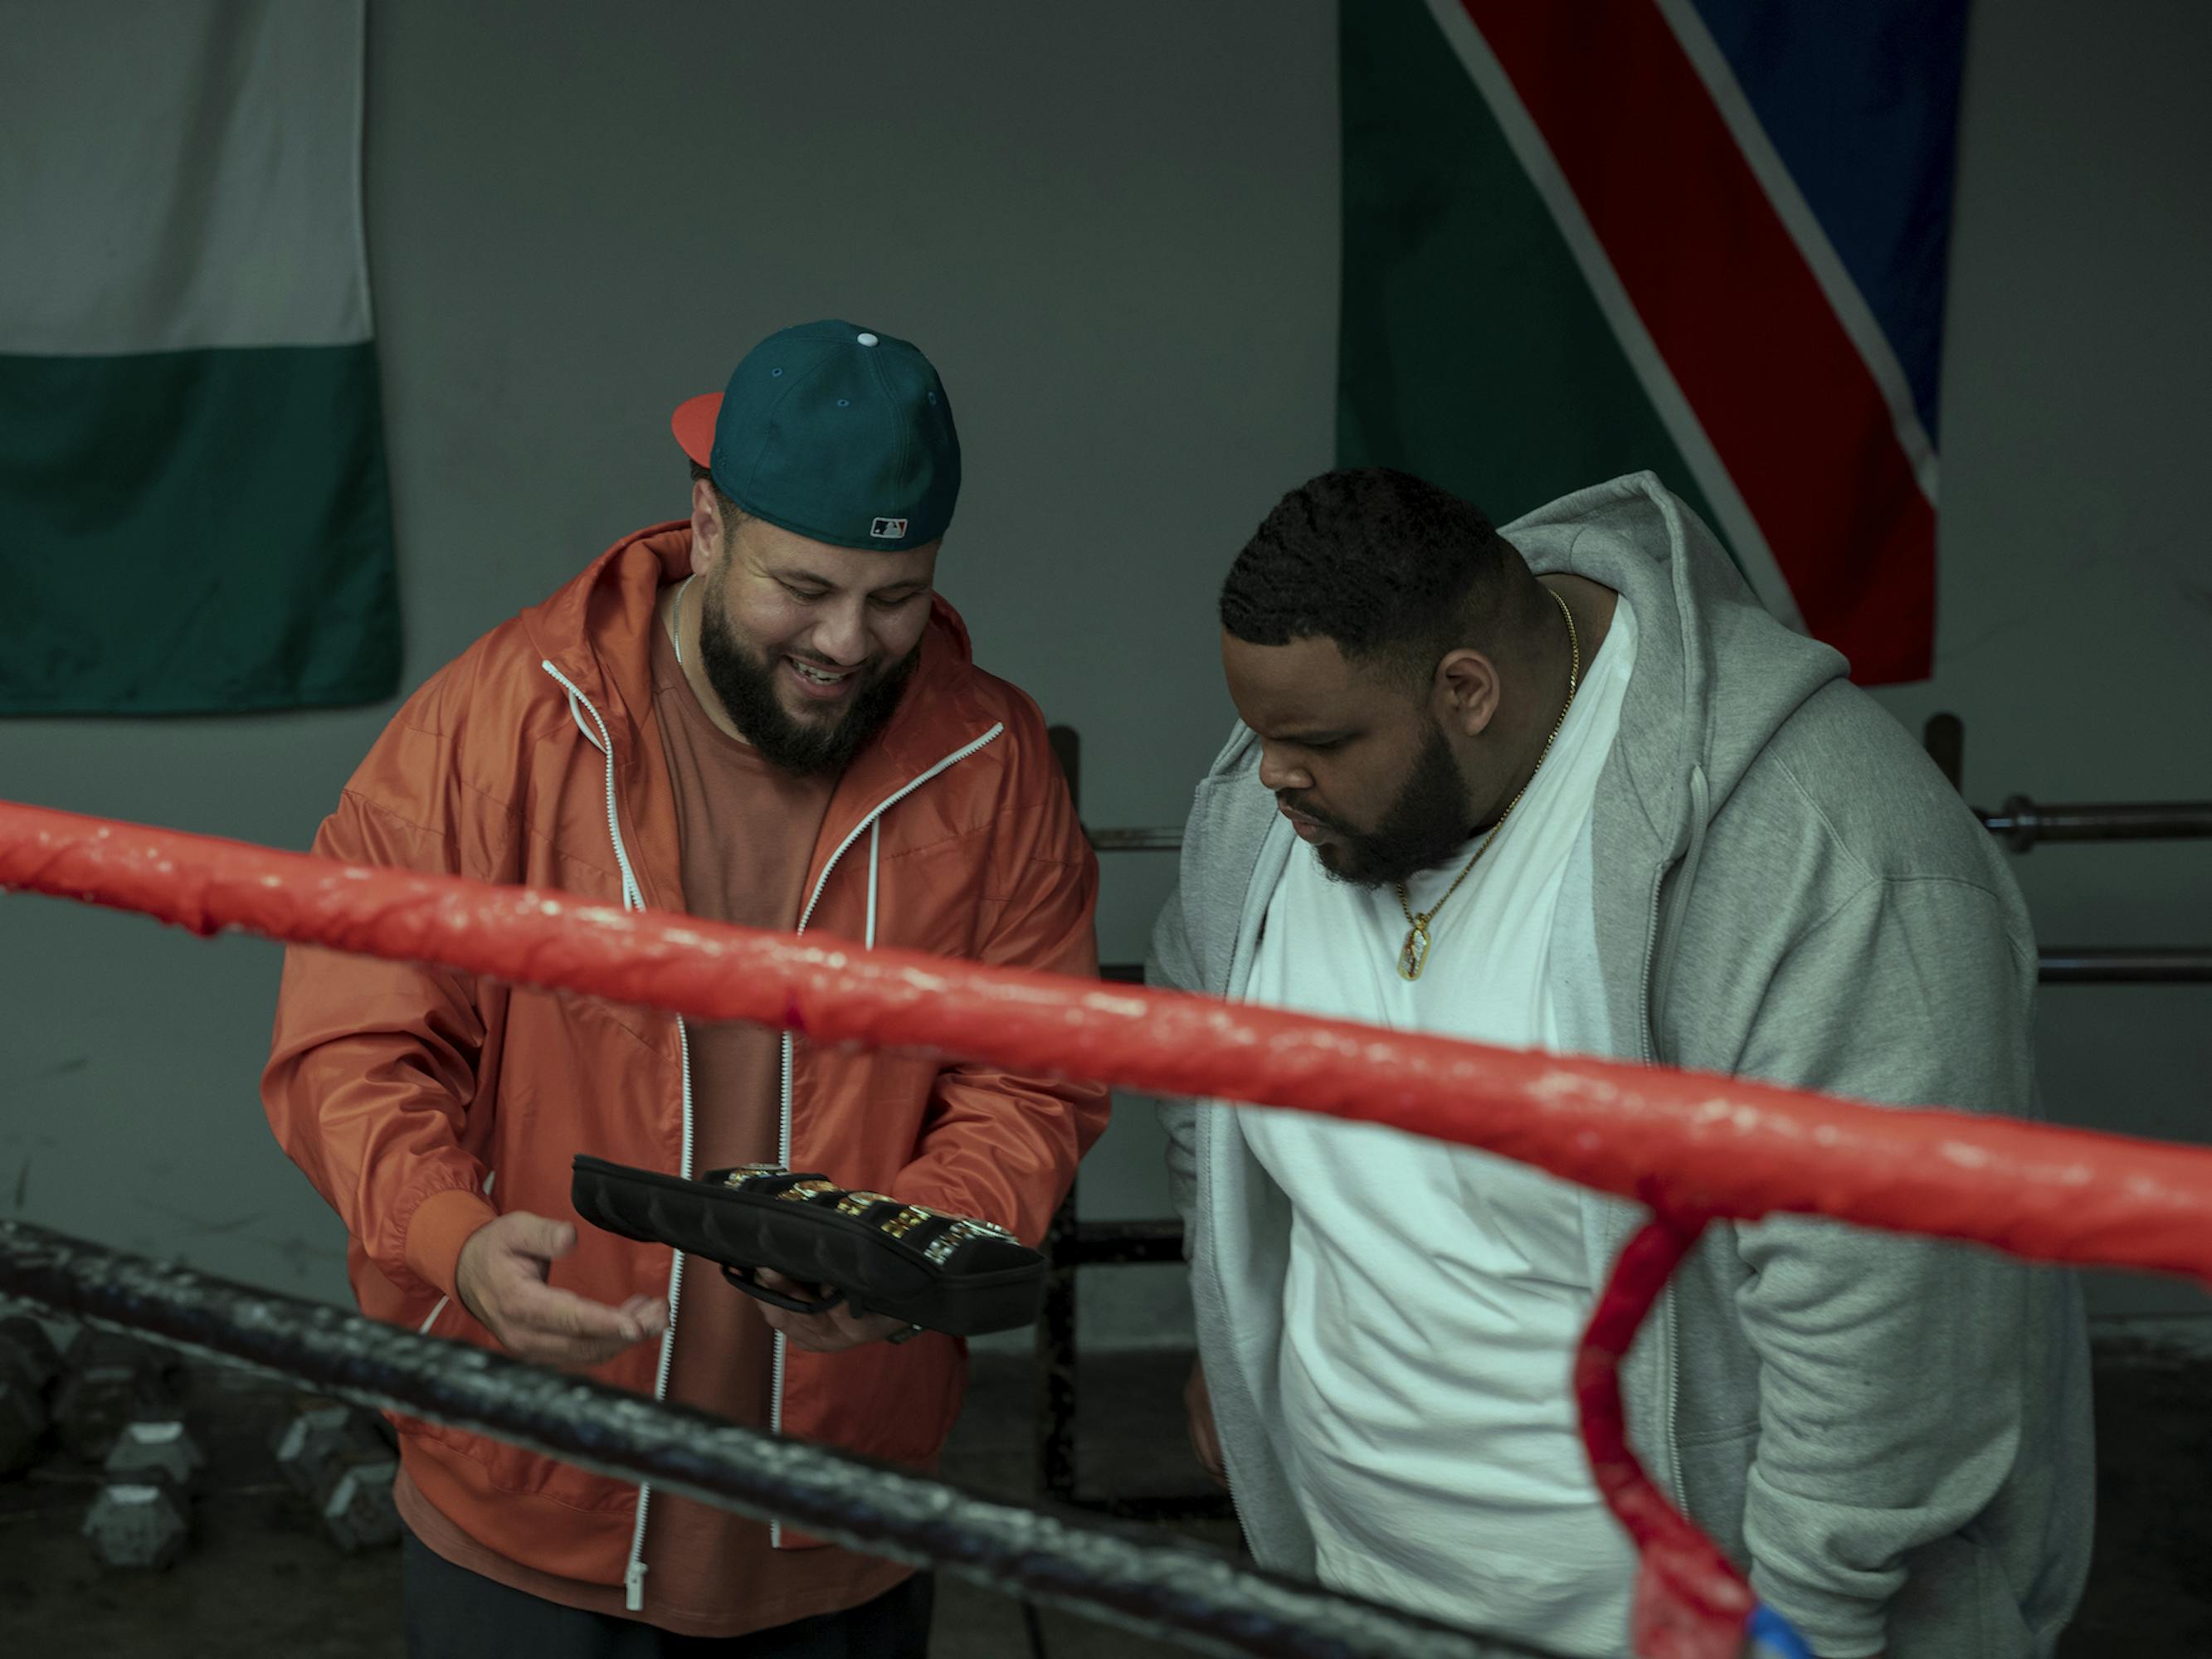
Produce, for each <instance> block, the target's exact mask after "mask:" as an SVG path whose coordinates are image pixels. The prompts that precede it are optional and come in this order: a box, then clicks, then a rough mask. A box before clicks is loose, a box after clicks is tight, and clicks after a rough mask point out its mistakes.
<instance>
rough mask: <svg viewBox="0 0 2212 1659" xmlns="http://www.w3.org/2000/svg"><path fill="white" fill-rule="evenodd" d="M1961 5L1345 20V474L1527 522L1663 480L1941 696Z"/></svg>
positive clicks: (1618, 9)
mask: <svg viewBox="0 0 2212 1659" xmlns="http://www.w3.org/2000/svg"><path fill="white" fill-rule="evenodd" d="M1965 34H1966V0H1858V3H1856V4H1853V5H1850V6H1806V5H1801V4H1793V3H1790V0H1559V3H1548V0H1547V3H1543V4H1531V3H1528V0H1345V3H1344V5H1343V7H1342V10H1341V40H1342V53H1343V57H1342V64H1343V67H1342V77H1343V112H1344V292H1343V312H1342V323H1341V340H1340V367H1339V371H1338V411H1337V412H1338V451H1339V459H1340V460H1341V461H1342V462H1344V463H1345V464H1346V465H1393V466H1401V467H1404V468H1406V469H1407V470H1408V471H1414V472H1419V473H1420V474H1422V475H1423V476H1425V477H1430V478H1432V479H1434V480H1435V481H1436V482H1437V483H1442V484H1444V485H1446V486H1447V487H1449V488H1451V489H1455V490H1457V491H1459V492H1460V493H1461V494H1462V495H1466V496H1467V497H1468V498H1469V499H1470V500H1473V501H1476V502H1478V503H1480V505H1481V506H1482V507H1484V508H1485V509H1486V511H1487V512H1489V513H1490V514H1491V515H1492V517H1493V518H1495V519H1497V520H1499V521H1500V522H1503V521H1504V520H1507V519H1510V518H1512V517H1514V516H1516V515H1517V514H1518V513H1522V512H1524V511H1526V510H1527V509H1528V508H1529V507H1534V506H1537V505H1540V504H1541V503H1542V502H1543V501H1547V500H1550V499H1551V498H1553V497H1554V496H1557V495H1565V494H1566V493H1568V492H1569V491H1571V490H1573V489H1579V488H1581V487H1582V486H1583V485H1585V484H1589V483H1595V482H1597V481H1599V480H1600V479H1601V478H1605V477H1612V476H1614V475H1616V474H1619V473H1621V472H1627V471H1635V470H1637V469H1639V468H1644V467H1649V468H1650V469H1651V470H1652V471H1656V473H1658V474H1659V476H1660V477H1661V478H1662V479H1663V480H1664V481H1665V482H1666V483H1667V484H1668V487H1669V488H1671V489H1674V491H1675V493H1676V494H1678V495H1680V496H1682V497H1683V498H1684V499H1685V500H1686V501H1688V502H1690V504H1691V505H1692V507H1695V508H1696V509H1697V511H1698V512H1699V513H1700V514H1701V515H1702V516H1703V517H1704V518H1705V520H1706V521H1707V522H1708V523H1709V524H1710V525H1711V526H1713V528H1714V529H1715V530H1716V531H1717V532H1719V533H1720V535H1721V538H1722V539H1723V541H1724V542H1726V544H1728V546H1729V550H1730V551H1731V552H1732V553H1733V554H1734V556H1735V559H1736V562H1737V563H1738V565H1739V566H1740V567H1741V568H1742V570H1743V572H1744V574H1745V575H1746V576H1747V578H1748V579H1749V580H1750V581H1751V583H1752V585H1753V586H1754V587H1755V588H1756V589H1757V590H1758V591H1759V595H1760V597H1761V598H1762V599H1765V602H1766V604H1767V605H1768V606H1769V608H1770V609H1771V610H1772V611H1775V613H1776V614H1777V615H1778V616H1780V617H1783V618H1784V620H1785V621H1788V622H1790V623H1791V624H1792V625H1794V626H1797V627H1800V628H1802V629H1805V630H1806V631H1807V632H1808V633H1811V634H1812V635H1814V636H1816V637H1818V638H1820V639H1822V640H1825V641H1827V642H1828V643H1829V644H1831V645H1833V646H1835V647H1837V648H1838V650H1840V651H1842V652H1843V653H1844V654H1845V655H1846V656H1847V657H1849V658H1850V661H1851V671H1852V676H1853V678H1856V679H1857V680H1859V681H1860V682H1862V683H1863V684H1881V683H1886V682H1894V681H1899V680H1910V679H1918V678H1925V677H1926V676H1927V675H1928V674H1929V671H1931V666H1932V659H1933V655H1934V642H1935V611H1936V379H1937V370H1938V366H1939V358H1940V355H1941V349H1942V311H1943V281H1944V266H1945V258H1946V252H1947V244H1948V234H1949V225H1950V208H1951V175H1952V158H1953V152H1954V147H1955V143H1956V133H1957V126H1958V94H1959V75H1960V61H1961V58H1962V56H1963V52H1964V44H1965Z"/></svg>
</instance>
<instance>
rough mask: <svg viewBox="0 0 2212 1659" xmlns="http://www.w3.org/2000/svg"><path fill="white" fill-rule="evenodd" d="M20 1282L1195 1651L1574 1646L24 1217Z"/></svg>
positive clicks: (43, 1295) (380, 1403) (369, 1397)
mask: <svg viewBox="0 0 2212 1659" xmlns="http://www.w3.org/2000/svg"><path fill="white" fill-rule="evenodd" d="M0 1294H4V1295H8V1296H12V1297H18V1298H20V1299H21V1300H24V1301H27V1302H30V1303H33V1304H37V1305H39V1306H40V1307H43V1308H46V1309H48V1310H52V1312H54V1313H55V1314H58V1315H66V1316H71V1317H75V1318H79V1319H82V1320H84V1321H87V1322H89V1323H91V1324H94V1325H96V1326H100V1327H102V1328H106V1329H111V1330H117V1331H122V1332H125V1333H127V1334H131V1335H136V1336H147V1337H152V1338H155V1339H156V1340H159V1341H161V1342H163V1343H165V1344H167V1345H168V1346H173V1347H178V1348H183V1349H186V1350H189V1351H194V1352H200V1353H204V1354H211V1355H215V1356H217V1357H219V1358H225V1359H229V1360H236V1361H243V1362H246V1364H252V1365H254V1366H257V1367H259V1368H261V1369H263V1370H270V1371H275V1372H280V1373H282V1374H283V1375H285V1376H289V1377H291V1378H293V1379H294V1380H295V1381H297V1382H299V1383H303V1384H307V1385H310V1386H312V1387H313V1388H314V1389H317V1390H319V1391H320V1392H323V1393H325V1394H329V1395H334V1396H337V1397H338V1398H341V1399H344V1400H348V1401H352V1402H353V1403H355V1404H356V1405H360V1406H366V1407H371V1408H373V1409H376V1410H395V1411H398V1412H401V1413H405V1414H406V1415H408V1416H410V1417H416V1418H420V1419H423V1420H424V1421H427V1422H432V1423H441V1424H445V1425H449V1426H451V1427H454V1428H461V1429H468V1430H471V1431H476V1432H478V1433H483V1434H489V1435H491V1436H494V1437H496V1438H499V1439H501V1440H505V1441H508V1442H511V1443H513V1444H515V1445H519V1446H524V1447H526V1448H528V1449H531V1450H532V1451H536V1452H540V1453H543V1454H544V1455H548V1456H551V1457H557V1458H559V1459H561V1460H562V1462H568V1463H572V1464H574V1465H575V1466H576V1467H577V1468H583V1469H587V1470H590V1471H591V1472H592V1473H594V1474H605V1475H611V1476H615V1477H617V1478H618V1479H623V1480H639V1481H643V1480H650V1481H652V1482H653V1484H654V1485H655V1486H665V1487H667V1488H668V1489H669V1490H671V1491H672V1492H682V1493H683V1494H684V1496H685V1497H687V1498H696V1500H698V1501H699V1502H701V1503H704V1504H714V1505H715V1506H716V1507H717V1508H720V1509H725V1510H733V1511H735V1512H736V1513H738V1514H740V1515H745V1516H753V1517H755V1518H757V1519H761V1520H769V1519H774V1520H780V1521H784V1522H792V1523H795V1524H796V1525H798V1526H800V1527H802V1528H805V1530H806V1531H808V1532H810V1533H812V1534H816V1535H817V1536H819V1537H823V1538H827V1539H830V1540H833V1541H836V1542H837V1543H840V1544H844V1545H846V1546H848V1547H852V1548H854V1549H858V1550H861V1551H864V1552H866V1553H869V1554H872V1555H880V1556H888V1557H890V1559H894V1560H899V1561H907V1562H911V1563H913V1564H915V1565H921V1566H934V1567H939V1568H942V1569H944V1570H945V1571H949V1572H953V1573H957V1574H958V1575H959V1576H961V1577H963V1578H968V1579H970V1580H972V1581H974V1582H975V1583H979V1584H982V1585H985V1586H987V1587H988V1588H990V1589H995V1590H1000V1591H1003V1592H1005V1593H1006V1594H1008V1595H1017V1596H1021V1597H1024V1598H1027V1599H1029V1600H1030V1601H1038V1602H1043V1603H1048V1604H1051V1605H1054V1606H1058V1607H1066V1608H1067V1609H1069V1610H1070V1611H1073V1612H1076V1613H1083V1614H1085V1615H1086V1616H1088V1617H1091V1618H1094V1619H1098V1620H1103V1621H1105V1622H1107V1623H1109V1624H1114V1625H1118V1626H1121V1627H1122V1628H1124V1629H1127V1630H1131V1631H1136V1632H1140V1633H1143V1634H1146V1635H1150V1636H1155V1637H1159V1638H1165V1639H1168V1640H1170V1641H1173V1642H1175V1643H1177V1644H1180V1645H1182V1646H1183V1647H1186V1648H1188V1649H1190V1650H1193V1651H1194V1652H1199V1653H1210V1654H1251V1655H1261V1656H1285V1659H1556V1656H1553V1655H1549V1653H1548V1650H1545V1649H1542V1648H1537V1647H1532V1646H1528V1645H1526V1644H1521V1643H1516V1642H1512V1641H1509V1640H1505V1639H1503V1638H1497V1637H1488V1636H1480V1635H1476V1634H1474V1633H1472V1632H1464V1631H1457V1630H1454V1629H1452V1628H1451V1627H1450V1626H1445V1625H1441V1624H1437V1623H1435V1622H1433V1621H1431V1620H1426V1619H1423V1618H1420V1617H1419V1616H1418V1615H1415V1614H1413V1613H1403V1612H1400V1611H1398V1610H1396V1609H1395V1608H1391V1607H1383V1606H1381V1605H1379V1604H1376V1603H1373V1602H1367V1601H1358V1600H1356V1599H1354V1598H1352V1597H1349V1596H1343V1595H1335V1594H1334V1593H1332V1592H1330V1591H1328V1590H1324V1589H1320V1588H1319V1587H1317V1586H1316V1585H1312V1584H1307V1583H1300V1582H1299V1581H1297V1580H1296V1579H1291V1578H1287V1577H1279V1576H1278V1575H1275V1574H1273V1573H1269V1572H1265V1571H1261V1570H1259V1569H1257V1568H1255V1567H1251V1566H1248V1565H1243V1563H1241V1562H1239V1561H1237V1559H1234V1558H1232V1557H1231V1556H1230V1555H1228V1554H1226V1553H1223V1552H1221V1551H1218V1550H1215V1549H1211V1548H1209V1547H1206V1546H1204V1545H1200V1544H1197V1543H1192V1542H1187V1541H1181V1540H1175V1539H1171V1538H1170V1537H1168V1536H1166V1535H1165V1534H1158V1533H1148V1532H1146V1531H1145V1530H1143V1529H1139V1528H1130V1527H1126V1526H1117V1525H1115V1524H1112V1523H1109V1522H1099V1521H1097V1520H1093V1519H1090V1518H1087V1517H1079V1516H1072V1515H1066V1514H1054V1513H1053V1512H1051V1511H1048V1510H1034V1509H1030V1508H1028V1507H1026V1506H1024V1505H1023V1504H1017V1503H1012V1502H1010V1501H1007V1500H1005V1499H1000V1498H987V1497H984V1496H981V1494H978V1493H975V1492H964V1491H962V1490H961V1489H959V1488H958V1487H956V1486H948V1485H946V1484H945V1483H943V1482H940V1481H936V1480H925V1479H923V1478H922V1477H921V1476H919V1475H914V1474H906V1473H904V1472H903V1471H901V1470H897V1469H893V1468H888V1467H885V1466H883V1465H879V1464H875V1463H871V1462H867V1461H866V1460H864V1459H860V1458H857V1457H853V1456H849V1455H845V1454H843V1453H840V1452H835V1451H829V1450H827V1449H823V1448H821V1447H818V1446H813V1445H809V1444H807V1443H805V1442H802V1441H797V1440H787V1439H782V1438H781V1437H777V1436H775V1435H770V1434H767V1433H763V1432H761V1431H756V1430H752V1429H747V1428H744V1427H741V1426H740V1425H737V1424H734V1423H731V1422H727V1421H725V1420H724V1419H720V1418H718V1417H714V1416H711V1415H709V1414H708V1413H705V1412H701V1411H696V1410H694V1409H692V1408H690V1407H684V1406H671V1405H665V1404H659V1403H656V1402H655V1401H652V1400H650V1399H647V1397H645V1396H644V1395H635V1394H631V1393H629V1392H628V1391H626V1390H623V1389H613V1388H610V1387H608V1386H606V1385H605V1384H604V1383H593V1382H591V1381H588V1380H587V1379H585V1378H583V1377H579V1376H570V1375H568V1374H566V1373H563V1372H560V1371H552V1370H541V1369H539V1368H538V1367H536V1366H533V1365H526V1364H522V1363H521V1362H520V1361H518V1360H513V1359H510V1358H507V1357H505V1356H504V1355H501V1354H495V1353H492V1352H488V1351H487V1350H484V1349H482V1348H477V1347H474V1346H470V1345H468V1344H465V1343H460V1342H453V1341H450V1340H446V1339H444V1338H440V1337H429V1336H420V1335H417V1334H415V1333H414V1332H412V1331H408V1330H403V1329H400V1328H398V1327H395V1326H391V1325H385V1324H380V1323H378V1322H375V1321H373V1320H369V1319H365V1318H362V1316H359V1315H358V1314H351V1313H347V1312H345V1311H344V1310H341V1309H338V1308H335V1307H331V1306H330V1305H328V1304H322V1303H315V1302H308V1301H305V1300H302V1299H301V1298H299V1297H288V1296H280V1295H276V1294H273V1293H271V1292H270V1291H262V1290H257V1289H255V1288H252V1287H251V1286H248V1285H240V1284H237V1283H234V1281H231V1280H228V1279H216V1278H214V1277H212V1276H210V1275H208V1274H205V1273H195V1272H192V1271H191V1269H189V1268H185V1267H177V1266H174V1265H173V1264H170V1263H166V1262H159V1261H152V1260H150V1259H149V1258H147V1257H144V1256H139V1255H128V1254H125V1253H124V1252H122V1251H118V1250H112V1249H107V1248H106V1247H105V1246H102V1245H99V1244H94V1243H88V1242H86V1241H84V1240H82V1239H76V1238H71V1237H67V1236H66V1235H64V1234H61V1233H57V1232H52V1231H48V1230H47V1229H46V1228H43V1227H34V1226H32V1225H28V1224H27V1223H24V1222H18V1221H0Z"/></svg>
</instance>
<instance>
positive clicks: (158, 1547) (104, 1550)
mask: <svg viewBox="0 0 2212 1659" xmlns="http://www.w3.org/2000/svg"><path fill="white" fill-rule="evenodd" d="M205 1462H206V1459H205V1458H204V1456H203V1455H202V1454H201V1451H200V1449H199V1446H198V1443H197V1442H196V1441H195V1440H194V1439H193V1438H192V1435H191V1430H190V1429H189V1428H187V1427H186V1426H185V1423H184V1421H183V1419H180V1418H174V1417H172V1418H164V1419H152V1420H141V1421H137V1422H132V1423H127V1424H125V1425H124V1427H123V1429H122V1431H120V1432H119V1433H118V1436H117V1437H116V1441H115V1444H114V1445H113V1447H112V1448H111V1449H110V1450H109V1452H108V1455H107V1461H106V1464H105V1465H104V1466H103V1470H102V1473H103V1474H104V1476H105V1478H104V1480H102V1482H101V1484H100V1492H99V1495H98V1496H96V1497H95V1498H94V1499H93V1501H92V1507H91V1508H90V1509H89V1510H87V1511H86V1514H85V1517H84V1535H85V1537H86V1538H87V1539H88V1540H89V1541H91V1544H92V1548H93V1553H94V1554H95V1555H97V1556H98V1557H99V1558H100V1560H102V1561H103V1562H105V1563H106V1565H109V1566H111V1567H122V1568H127V1569H131V1570H134V1571H160V1570H161V1569H162V1568H164V1567H167V1566H168V1565H171V1564H172V1563H173V1562H174V1561H175V1560H176V1559H177V1557H178V1556H179V1555H180V1554H182V1553H184V1548H185V1543H186V1542H187V1541H189V1540H190V1538H191V1502H192V1490H193V1488H194V1486H197V1483H198V1480H199V1474H200V1470H201V1468H203V1466H204V1464H205Z"/></svg>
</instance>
